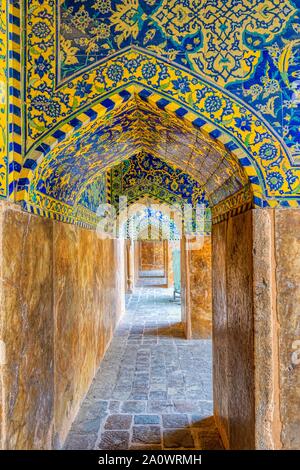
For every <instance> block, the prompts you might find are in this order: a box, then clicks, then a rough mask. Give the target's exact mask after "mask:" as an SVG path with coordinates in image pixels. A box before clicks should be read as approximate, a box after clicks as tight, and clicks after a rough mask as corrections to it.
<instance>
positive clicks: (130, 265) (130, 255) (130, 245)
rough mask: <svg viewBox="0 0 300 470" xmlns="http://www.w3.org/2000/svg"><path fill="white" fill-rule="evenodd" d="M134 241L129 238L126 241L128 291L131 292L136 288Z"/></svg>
mask: <svg viewBox="0 0 300 470" xmlns="http://www.w3.org/2000/svg"><path fill="white" fill-rule="evenodd" d="M134 251H135V250H134V242H133V241H132V240H127V243H126V267H127V289H126V292H127V293H128V294H131V293H132V292H133V289H134V267H135V266H134V265H135V263H134Z"/></svg>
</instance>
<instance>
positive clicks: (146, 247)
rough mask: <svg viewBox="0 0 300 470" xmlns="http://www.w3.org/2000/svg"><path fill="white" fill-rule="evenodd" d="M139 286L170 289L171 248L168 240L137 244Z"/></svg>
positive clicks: (139, 242)
mask: <svg viewBox="0 0 300 470" xmlns="http://www.w3.org/2000/svg"><path fill="white" fill-rule="evenodd" d="M135 258H136V262H137V266H136V273H137V280H136V281H137V282H136V285H137V286H143V287H147V286H149V287H150V286H151V287H169V276H168V273H169V247H168V241H167V240H141V241H138V242H137V243H136V257H135Z"/></svg>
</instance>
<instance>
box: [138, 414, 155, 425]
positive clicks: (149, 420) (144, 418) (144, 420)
mask: <svg viewBox="0 0 300 470" xmlns="http://www.w3.org/2000/svg"><path fill="white" fill-rule="evenodd" d="M134 424H160V416H159V415H136V416H135V417H134Z"/></svg>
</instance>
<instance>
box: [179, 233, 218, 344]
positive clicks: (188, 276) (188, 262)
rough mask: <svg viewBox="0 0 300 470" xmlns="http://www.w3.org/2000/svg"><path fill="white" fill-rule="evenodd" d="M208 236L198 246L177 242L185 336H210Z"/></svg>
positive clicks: (210, 289)
mask: <svg viewBox="0 0 300 470" xmlns="http://www.w3.org/2000/svg"><path fill="white" fill-rule="evenodd" d="M211 278H212V267H211V237H208V236H206V237H204V240H203V245H202V246H201V247H200V246H199V247H198V246H197V245H195V243H193V240H190V241H184V240H183V241H182V243H181V306H182V307H181V309H182V321H183V323H184V326H185V332H186V337H187V338H188V339H207V338H211V332H212V298H211V292H212V285H211V282H212V281H211Z"/></svg>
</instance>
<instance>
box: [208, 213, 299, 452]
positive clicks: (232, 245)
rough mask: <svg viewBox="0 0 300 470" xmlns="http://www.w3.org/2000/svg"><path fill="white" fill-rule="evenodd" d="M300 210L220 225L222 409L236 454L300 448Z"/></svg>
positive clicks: (218, 399) (221, 421) (218, 391)
mask: <svg viewBox="0 0 300 470" xmlns="http://www.w3.org/2000/svg"><path fill="white" fill-rule="evenodd" d="M299 233H300V211H299V210H284V209H282V210H264V211H263V210H260V209H256V210H252V211H248V212H247V213H245V214H241V215H238V216H236V217H233V218H231V219H229V220H228V221H226V222H222V223H220V224H218V225H215V226H214V227H213V312H214V318H213V324H214V327H213V348H214V401H215V402H214V408H215V417H216V422H217V425H218V428H219V430H220V432H221V435H222V438H223V441H224V444H225V445H226V447H227V448H231V449H241V448H242V449H249V448H256V449H280V448H284V449H298V448H299V446H300V441H299V439H300V437H299V436H300V418H299V409H300V393H299V390H300V374H299V372H300V369H299V367H300V365H297V364H295V363H293V359H292V358H293V352H294V351H295V341H297V340H298V339H299V336H300V329H299V328H300V327H299V312H298V305H299V301H300V236H299Z"/></svg>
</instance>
